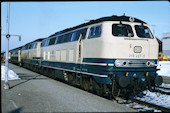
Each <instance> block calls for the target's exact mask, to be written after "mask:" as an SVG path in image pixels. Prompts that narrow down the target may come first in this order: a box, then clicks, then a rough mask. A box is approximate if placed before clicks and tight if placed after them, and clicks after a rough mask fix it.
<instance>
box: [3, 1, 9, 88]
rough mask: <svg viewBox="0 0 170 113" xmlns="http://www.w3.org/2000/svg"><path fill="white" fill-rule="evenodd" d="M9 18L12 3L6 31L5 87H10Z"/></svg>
mask: <svg viewBox="0 0 170 113" xmlns="http://www.w3.org/2000/svg"><path fill="white" fill-rule="evenodd" d="M9 18H10V3H9V2H8V6H7V33H6V53H5V54H6V55H5V84H4V89H9V84H8V53H9V37H10V35H9Z"/></svg>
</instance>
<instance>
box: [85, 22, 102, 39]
mask: <svg viewBox="0 0 170 113" xmlns="http://www.w3.org/2000/svg"><path fill="white" fill-rule="evenodd" d="M101 32H102V29H101V25H99V26H94V27H91V28H90V32H89V36H88V38H96V37H100V36H101Z"/></svg>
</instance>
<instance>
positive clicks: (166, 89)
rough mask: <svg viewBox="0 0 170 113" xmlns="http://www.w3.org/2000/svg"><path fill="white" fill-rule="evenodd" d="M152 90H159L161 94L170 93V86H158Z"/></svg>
mask: <svg viewBox="0 0 170 113" xmlns="http://www.w3.org/2000/svg"><path fill="white" fill-rule="evenodd" d="M153 91H154V92H159V93H161V94H165V95H170V88H166V87H159V88H158V89H154V90H153Z"/></svg>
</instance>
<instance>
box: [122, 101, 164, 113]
mask: <svg viewBox="0 0 170 113" xmlns="http://www.w3.org/2000/svg"><path fill="white" fill-rule="evenodd" d="M125 105H126V106H128V107H131V108H134V109H136V110H138V111H139V112H142V111H143V112H146V111H148V112H149V111H152V112H161V110H157V109H154V108H150V107H147V106H144V105H140V104H138V103H136V102H133V103H128V104H125Z"/></svg>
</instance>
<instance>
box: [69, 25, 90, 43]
mask: <svg viewBox="0 0 170 113" xmlns="http://www.w3.org/2000/svg"><path fill="white" fill-rule="evenodd" d="M86 32H87V28H84V29H80V30H78V31H77V33H76V36H75V37H74V39H72V41H77V40H78V39H79V37H80V35H81V34H82V39H85V36H86Z"/></svg>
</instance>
